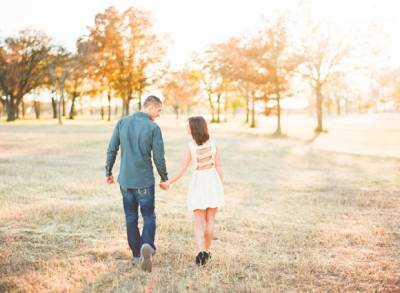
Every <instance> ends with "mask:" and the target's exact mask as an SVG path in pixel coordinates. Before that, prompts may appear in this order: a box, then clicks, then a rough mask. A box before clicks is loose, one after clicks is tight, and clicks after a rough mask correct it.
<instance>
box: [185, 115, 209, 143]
mask: <svg viewBox="0 0 400 293" xmlns="http://www.w3.org/2000/svg"><path fill="white" fill-rule="evenodd" d="M189 127H190V133H191V134H192V137H193V139H194V141H195V142H196V144H197V145H202V144H203V143H205V142H206V141H208V140H209V139H210V135H209V134H208V128H207V122H206V120H205V119H204V118H203V117H201V116H194V117H190V118H189Z"/></svg>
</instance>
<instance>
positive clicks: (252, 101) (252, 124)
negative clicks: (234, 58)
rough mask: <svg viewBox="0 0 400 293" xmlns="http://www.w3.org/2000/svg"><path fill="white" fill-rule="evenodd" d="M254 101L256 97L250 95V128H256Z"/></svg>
mask: <svg viewBox="0 0 400 293" xmlns="http://www.w3.org/2000/svg"><path fill="white" fill-rule="evenodd" d="M255 100H256V96H255V94H254V93H253V94H252V95H251V124H250V127H251V128H255V127H256V109H255V104H256V101H255Z"/></svg>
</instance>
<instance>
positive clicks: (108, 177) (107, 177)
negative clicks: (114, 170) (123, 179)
mask: <svg viewBox="0 0 400 293" xmlns="http://www.w3.org/2000/svg"><path fill="white" fill-rule="evenodd" d="M106 181H107V184H113V183H114V176H113V175H111V176H106Z"/></svg>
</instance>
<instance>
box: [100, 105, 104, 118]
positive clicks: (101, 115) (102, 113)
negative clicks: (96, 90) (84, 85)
mask: <svg viewBox="0 0 400 293" xmlns="http://www.w3.org/2000/svg"><path fill="white" fill-rule="evenodd" d="M100 118H101V120H104V106H103V104H101V106H100Z"/></svg>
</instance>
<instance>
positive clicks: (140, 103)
mask: <svg viewBox="0 0 400 293" xmlns="http://www.w3.org/2000/svg"><path fill="white" fill-rule="evenodd" d="M141 110H142V95H140V96H139V101H138V111H141Z"/></svg>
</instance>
